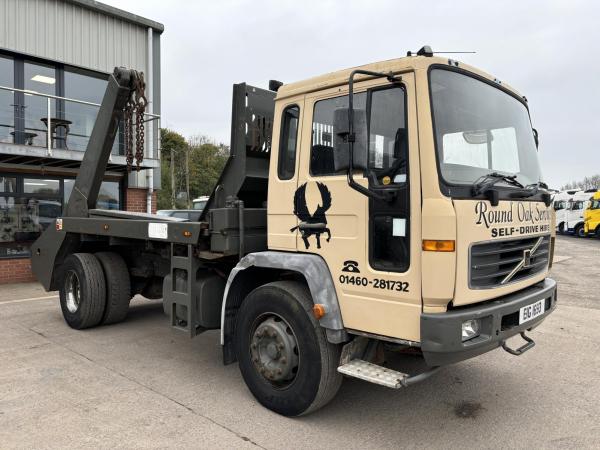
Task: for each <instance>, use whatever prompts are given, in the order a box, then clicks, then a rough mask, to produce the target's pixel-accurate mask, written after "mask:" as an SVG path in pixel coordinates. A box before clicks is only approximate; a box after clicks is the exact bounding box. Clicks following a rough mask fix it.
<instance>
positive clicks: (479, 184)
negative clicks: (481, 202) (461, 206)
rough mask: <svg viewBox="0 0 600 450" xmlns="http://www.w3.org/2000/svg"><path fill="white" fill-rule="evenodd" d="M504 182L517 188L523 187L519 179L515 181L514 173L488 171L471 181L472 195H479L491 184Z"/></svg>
mask: <svg viewBox="0 0 600 450" xmlns="http://www.w3.org/2000/svg"><path fill="white" fill-rule="evenodd" d="M501 181H502V182H504V183H506V184H510V185H511V186H516V187H518V188H521V189H523V188H524V187H525V186H523V185H522V184H521V183H520V182H519V181H517V176H516V175H503V174H501V173H498V172H490V173H488V174H487V175H483V176H481V177H479V178H478V179H477V180H475V182H474V183H473V188H472V189H473V195H479V194H482V193H484V192H485V191H487V190H488V189H489V188H491V187H492V186H493V185H495V184H497V183H500V182H501Z"/></svg>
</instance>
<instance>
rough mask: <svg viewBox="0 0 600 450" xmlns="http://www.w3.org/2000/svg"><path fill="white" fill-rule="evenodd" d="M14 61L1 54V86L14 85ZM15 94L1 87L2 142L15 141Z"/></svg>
mask: <svg viewBox="0 0 600 450" xmlns="http://www.w3.org/2000/svg"><path fill="white" fill-rule="evenodd" d="M14 77H15V69H14V61H13V59H12V58H8V57H5V56H0V86H4V87H9V88H12V87H14ZM14 133H15V94H14V93H13V92H12V91H8V90H4V89H0V142H14V136H15V134H14Z"/></svg>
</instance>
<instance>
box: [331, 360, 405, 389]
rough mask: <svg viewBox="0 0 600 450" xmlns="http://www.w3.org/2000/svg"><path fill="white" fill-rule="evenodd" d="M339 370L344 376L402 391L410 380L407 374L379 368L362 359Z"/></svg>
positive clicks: (351, 362)
mask: <svg viewBox="0 0 600 450" xmlns="http://www.w3.org/2000/svg"><path fill="white" fill-rule="evenodd" d="M337 370H338V372H340V373H341V374H343V375H346V376H349V377H353V378H359V379H361V380H364V381H368V382H370V383H374V384H379V385H381V386H385V387H389V388H392V389H400V388H401V387H403V386H406V384H405V383H406V380H407V379H408V378H409V375H407V374H405V373H402V372H398V371H396V370H392V369H388V368H386V367H382V366H378V365H377V364H373V363H370V362H368V361H363V360H362V359H353V360H352V361H350V362H349V363H346V364H344V365H341V366H339V367H338V369H337Z"/></svg>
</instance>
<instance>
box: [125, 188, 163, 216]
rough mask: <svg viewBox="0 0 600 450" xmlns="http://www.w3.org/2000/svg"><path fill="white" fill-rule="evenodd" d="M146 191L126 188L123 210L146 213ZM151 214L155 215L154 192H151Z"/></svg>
mask: <svg viewBox="0 0 600 450" xmlns="http://www.w3.org/2000/svg"><path fill="white" fill-rule="evenodd" d="M147 195H148V190H147V189H138V188H127V189H126V190H125V210H126V211H133V212H146V196H147ZM152 213H156V191H153V192H152Z"/></svg>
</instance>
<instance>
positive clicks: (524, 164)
mask: <svg viewBox="0 0 600 450" xmlns="http://www.w3.org/2000/svg"><path fill="white" fill-rule="evenodd" d="M119 70H120V71H119ZM119 70H116V71H115V75H114V76H113V77H112V78H111V81H110V82H109V87H108V88H107V94H106V95H105V98H104V101H103V105H102V108H101V110H100V113H99V116H98V119H97V123H96V126H95V128H94V132H93V133H92V138H91V140H90V146H89V147H88V150H87V152H86V158H85V159H84V161H83V163H82V167H81V174H82V175H80V178H81V179H80V178H78V179H77V181H76V185H77V189H76V190H74V193H76V195H74V196H72V197H71V199H70V201H69V204H68V207H67V210H66V213H65V215H64V216H63V217H61V218H59V219H58V220H57V221H56V226H54V227H49V228H48V230H47V231H46V232H45V233H44V235H42V236H41V237H40V239H39V240H38V241H37V242H36V243H35V244H34V245H33V247H32V253H33V268H34V271H35V273H36V275H37V276H38V278H39V279H40V281H41V282H42V283H43V284H44V286H45V287H46V289H58V290H60V298H61V307H62V311H63V315H64V317H65V320H66V321H67V323H68V324H69V325H70V326H71V327H73V328H87V327H92V326H96V325H100V324H109V323H115V322H119V321H121V320H123V319H124V318H125V315H126V314H127V308H128V305H129V301H130V299H131V297H132V296H133V295H134V294H141V295H143V296H146V297H148V298H162V299H163V304H164V309H165V312H166V314H167V316H168V317H169V323H170V325H171V326H172V327H173V328H174V329H176V330H178V331H180V332H183V333H185V334H186V335H188V336H190V337H194V336H196V335H198V334H199V333H201V332H203V331H205V330H208V329H217V328H220V329H221V344H222V345H223V357H224V362H225V363H226V364H228V363H232V362H235V361H237V362H238V364H239V367H240V370H241V373H242V375H243V378H244V380H245V382H246V384H247V385H248V388H249V389H250V391H251V392H252V394H253V395H254V396H255V397H256V398H257V400H258V401H259V402H260V403H261V404H263V405H264V406H266V407H267V408H269V409H271V410H273V411H276V412H278V413H280V414H284V415H288V416H296V415H301V414H306V413H309V412H311V411H314V410H316V409H318V408H320V407H322V406H323V405H325V404H326V403H327V402H328V401H329V400H331V399H332V398H333V396H334V395H335V394H336V392H337V390H338V388H339V387H340V384H341V382H342V378H343V376H344V375H345V376H349V377H356V378H360V379H363V380H366V381H368V382H372V383H376V384H380V385H384V386H387V387H390V388H396V389H397V388H401V387H407V386H409V385H411V384H413V383H415V382H418V381H421V380H424V379H426V378H427V377H429V376H431V375H432V374H433V373H435V372H436V371H437V370H438V369H439V368H440V367H442V366H445V365H448V364H452V363H456V362H459V361H462V360H465V359H468V358H472V357H475V356H478V355H481V354H483V353H485V352H488V351H491V350H494V349H496V348H498V347H502V348H504V349H505V350H506V351H508V352H510V353H512V354H514V355H521V354H523V353H524V352H525V351H526V350H528V349H530V348H531V347H533V345H534V342H533V340H532V339H531V338H530V337H529V335H528V334H527V333H528V332H529V331H531V330H532V329H533V328H535V327H537V326H538V325H539V324H540V323H541V322H542V321H543V320H544V319H545V318H546V316H548V314H550V313H551V312H552V311H553V310H554V308H555V306H556V283H555V282H554V281H553V280H552V279H550V278H548V271H549V269H550V267H551V265H552V255H553V248H554V225H553V216H552V209H551V207H550V204H551V197H550V194H549V192H548V191H547V189H546V188H547V186H546V185H545V184H544V183H543V182H542V175H541V170H540V166H539V162H538V149H537V143H538V140H537V132H535V130H534V129H533V128H532V125H531V120H530V117H529V111H528V105H527V100H526V98H525V97H524V96H522V95H521V94H519V93H518V92H517V91H516V90H514V89H513V88H512V87H510V86H509V85H507V84H506V83H505V82H503V81H500V80H499V79H497V78H495V77H494V76H491V75H489V74H487V73H485V72H482V71H481V70H478V69H476V68H474V67H471V66H468V65H466V64H463V63H461V62H458V61H456V60H453V59H448V58H443V57H437V56H434V54H433V52H432V51H431V49H430V48H429V47H423V48H422V49H421V50H419V52H417V54H411V53H410V52H409V54H408V56H407V57H404V58H400V59H395V60H390V61H384V62H379V63H374V64H369V65H366V66H362V67H359V68H355V69H347V70H342V71H339V72H335V73H330V74H326V75H322V76H318V77H315V78H311V79H308V80H305V81H301V82H297V83H290V84H283V85H282V84H281V83H278V82H271V83H270V89H269V90H263V89H258V88H255V87H252V86H248V85H245V84H238V85H235V86H234V97H233V118H232V141H231V145H232V155H231V157H230V159H229V161H228V162H227V165H226V167H225V169H224V171H223V174H222V175H221V178H220V180H219V182H218V183H217V187H216V188H215V190H214V192H213V193H212V195H211V196H210V198H209V200H208V203H207V205H206V207H205V208H204V210H203V213H202V217H201V218H200V221H198V222H190V221H181V220H177V219H172V218H168V217H158V216H152V215H147V214H132V213H126V212H119V211H102V210H98V209H94V203H95V197H97V188H98V186H97V185H99V182H97V180H101V177H102V174H103V173H104V170H105V167H106V160H107V158H108V157H109V155H110V148H111V142H112V141H111V139H112V138H114V131H115V130H114V129H113V128H114V127H115V126H116V125H115V121H114V117H115V114H116V113H119V112H120V111H121V110H122V109H123V108H124V105H125V104H126V103H125V102H126V100H127V97H128V96H130V95H132V94H131V93H133V92H137V93H139V91H140V86H139V77H136V76H131V77H129V76H128V73H126V72H124V69H119ZM132 80H133V81H132ZM136 80H138V81H136ZM124 99H125V100H124ZM79 194H81V195H79ZM517 335H520V336H521V337H522V339H524V341H525V343H524V344H523V345H521V346H519V344H517V338H515V339H514V341H515V343H514V344H513V343H512V342H513V341H512V340H511V341H510V344H511V345H509V342H508V339H509V338H511V337H513V336H517ZM406 349H411V352H412V353H413V354H414V353H417V354H420V355H422V357H423V358H424V361H425V363H426V365H427V367H428V368H427V369H426V370H424V371H423V372H421V373H413V374H406V373H401V372H398V371H396V370H392V369H391V368H387V367H386V366H385V352H386V351H388V350H400V351H402V350H406ZM448 370H450V371H451V369H448ZM448 373H449V372H445V373H443V374H440V375H438V376H440V377H444V376H448Z"/></svg>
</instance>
